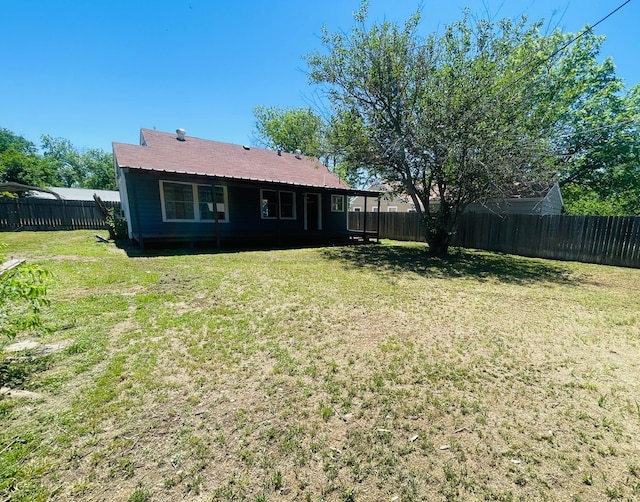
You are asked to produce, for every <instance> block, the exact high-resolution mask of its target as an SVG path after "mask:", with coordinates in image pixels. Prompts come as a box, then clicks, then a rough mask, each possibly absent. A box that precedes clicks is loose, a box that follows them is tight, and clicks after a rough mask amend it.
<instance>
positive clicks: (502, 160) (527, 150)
mask: <svg viewBox="0 0 640 502" xmlns="http://www.w3.org/2000/svg"><path fill="white" fill-rule="evenodd" d="M366 14H367V9H366V4H365V5H363V7H362V9H361V10H360V11H359V12H358V13H357V15H356V26H355V27H354V28H353V29H352V30H351V32H349V33H334V34H330V33H328V32H327V31H326V30H325V31H324V32H323V36H322V41H323V44H324V46H325V48H326V49H327V50H326V51H325V52H323V53H320V52H316V53H314V54H311V55H310V56H308V57H307V62H308V63H309V66H310V74H309V76H310V81H311V82H313V83H317V84H323V85H324V86H325V89H326V92H327V96H328V98H329V100H330V102H331V104H332V106H333V112H334V114H335V115H337V116H338V117H340V120H345V119H346V120H347V124H346V125H345V124H343V125H342V127H343V128H345V130H351V131H354V134H348V133H345V134H342V135H340V141H342V142H343V143H344V145H343V151H344V152H346V154H345V159H347V160H348V164H349V166H350V167H351V168H353V167H356V168H357V167H361V166H366V167H367V168H368V169H369V170H370V171H371V172H373V173H375V174H376V175H378V176H380V177H381V178H383V179H385V180H388V181H389V182H391V183H396V184H397V187H398V188H399V190H400V191H403V192H405V193H406V194H407V195H408V196H410V197H411V199H412V200H413V202H414V204H415V207H416V210H417V212H418V214H419V216H420V218H421V221H422V224H423V231H424V235H425V238H426V240H427V242H428V244H429V250H430V252H432V253H434V254H443V253H446V252H447V249H448V246H449V241H450V236H451V235H452V234H453V233H454V232H455V231H456V225H457V222H458V219H459V217H460V215H461V214H462V212H463V210H464V208H465V207H466V205H467V204H469V203H470V202H486V201H488V200H492V199H496V198H500V197H507V196H509V195H510V194H511V193H513V190H514V187H516V186H517V185H519V184H520V185H521V184H523V183H524V184H526V183H531V182H540V181H551V180H552V178H553V177H554V175H556V174H557V171H558V166H557V162H556V161H555V159H556V155H555V154H556V152H557V146H558V145H557V144H556V143H557V142H554V134H557V132H558V131H559V130H561V129H562V128H564V129H565V130H566V124H567V123H569V122H570V121H571V120H572V117H573V116H574V114H575V113H577V112H578V110H580V109H581V106H582V104H583V103H584V102H585V100H588V99H589V98H590V97H595V96H597V95H598V93H600V92H603V90H606V88H607V85H608V80H607V79H606V78H602V79H598V78H597V77H602V76H603V75H604V74H606V71H605V72H604V73H603V72H600V73H599V70H600V68H598V67H596V66H595V65H594V57H595V56H594V55H595V54H596V53H597V50H596V48H597V47H598V43H597V38H596V37H594V36H593V35H591V34H585V35H584V36H581V37H578V38H577V39H576V40H574V41H573V43H571V40H573V39H574V38H575V37H573V36H572V35H565V34H562V33H561V32H554V33H552V34H551V35H550V36H543V35H541V33H540V28H541V26H542V24H541V23H535V24H532V25H529V24H527V22H526V19H521V20H518V21H513V20H508V19H505V20H502V21H500V22H498V23H490V22H488V21H484V20H479V21H475V20H473V19H472V18H471V17H470V16H469V15H465V16H464V18H463V19H462V20H461V21H459V22H456V23H453V24H452V25H450V26H448V27H446V29H445V30H444V33H443V34H442V35H437V34H431V35H429V36H427V37H421V36H419V35H418V32H417V28H418V24H419V20H420V13H419V12H418V13H417V14H416V15H414V16H413V17H412V18H411V19H409V20H408V21H407V22H406V23H405V24H404V25H402V26H400V25H396V24H392V23H388V22H385V23H382V24H378V23H373V24H372V25H371V26H369V27H367V26H366V24H365V20H366ZM604 76H606V75H604ZM432 201H435V202H437V204H433V205H431V204H430V202H432Z"/></svg>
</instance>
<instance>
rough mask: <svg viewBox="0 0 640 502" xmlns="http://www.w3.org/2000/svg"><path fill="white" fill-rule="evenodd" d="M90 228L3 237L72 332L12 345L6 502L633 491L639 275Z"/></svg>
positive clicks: (2, 493)
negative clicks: (46, 279)
mask: <svg viewBox="0 0 640 502" xmlns="http://www.w3.org/2000/svg"><path fill="white" fill-rule="evenodd" d="M94 233H95V232H88V231H87V232H85V231H78V232H41V233H35V232H33V233H27V232H24V233H3V234H0V242H4V243H6V244H7V245H8V248H7V249H6V250H5V251H6V252H5V254H6V255H7V256H8V257H24V258H26V259H27V260H28V262H29V263H37V264H39V265H41V266H43V267H45V268H46V269H48V270H49V271H50V272H51V273H52V274H53V283H52V284H51V286H50V294H49V297H50V300H51V305H50V307H49V308H48V309H46V311H45V314H44V319H45V323H46V326H47V327H48V328H49V329H48V330H47V331H46V332H44V333H42V334H40V335H39V336H36V335H34V334H25V335H24V336H23V337H22V338H19V339H17V340H15V341H23V340H35V341H37V342H39V343H41V344H52V343H58V342H63V343H64V344H66V346H65V348H64V349H62V350H58V351H53V352H51V353H49V354H47V355H45V356H39V355H38V353H39V352H38V349H33V350H32V352H30V353H23V354H19V355H18V356H16V355H15V354H8V353H5V356H4V357H5V360H4V361H3V362H2V371H1V372H0V376H1V377H2V386H4V387H11V388H12V389H14V390H27V391H31V392H33V393H36V395H35V397H33V396H31V397H15V396H4V397H0V420H1V425H2V427H1V429H0V499H8V500H25V501H26V500H28V501H32V500H122V501H147V500H148V501H151V500H153V501H165V500H250V501H258V500H313V501H318V500H336V501H348V500H356V501H359V500H372V501H392V500H398V501H409V500H436V501H437V500H497V501H510V500H525V501H530V500H576V501H577V500H584V501H592V500H609V499H611V500H640V270H633V269H623V268H614V267H605V266H597V265H585V264H577V263H564V262H553V261H546V260H537V259H525V258H519V257H513V256H508V255H498V254H492V253H483V252H476V251H466V250H454V251H453V253H452V256H451V257H450V258H447V259H442V260H440V259H433V258H429V257H428V256H427V255H426V254H425V252H424V247H423V245H420V244H414V243H398V242H384V243H383V244H381V245H369V246H357V247H327V248H316V249H300V250H274V251H250V252H238V253H221V254H215V253H199V254H174V255H169V254H161V253H158V254H156V255H154V256H146V257H145V256H134V254H135V253H133V254H132V255H131V256H128V255H127V253H126V252H125V250H122V249H119V248H118V247H116V246H114V245H113V244H102V243H99V242H96V239H95V237H94V236H93V234H94ZM9 343H10V342H9V341H8V340H3V341H2V345H3V346H6V345H8V344H9ZM18 395H19V394H18Z"/></svg>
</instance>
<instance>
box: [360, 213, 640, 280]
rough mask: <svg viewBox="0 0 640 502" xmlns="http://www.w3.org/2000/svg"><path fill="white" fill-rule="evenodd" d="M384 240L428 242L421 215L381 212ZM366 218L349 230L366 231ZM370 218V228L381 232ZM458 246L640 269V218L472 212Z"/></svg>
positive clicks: (457, 236) (460, 228) (465, 219)
mask: <svg viewBox="0 0 640 502" xmlns="http://www.w3.org/2000/svg"><path fill="white" fill-rule="evenodd" d="M379 217H380V223H379V224H380V237H381V238H384V239H398V240H412V241H424V237H423V236H422V231H421V229H420V222H419V219H418V215H417V214H416V213H380V214H379ZM362 222H363V217H362V215H361V214H360V213H350V214H349V225H350V227H349V228H352V229H357V230H360V229H362V228H361V226H362ZM377 224H378V222H377V221H376V218H375V217H373V218H372V217H371V215H370V216H369V219H368V221H367V227H368V229H369V227H370V228H371V229H373V228H375V226H376V225H377ZM452 245H454V246H461V247H466V248H475V249H484V250H487V251H498V252H502V253H511V254H517V255H521V256H531V257H537V258H550V259H555V260H570V261H580V262H585V263H600V264H605V265H616V266H624V267H634V268H640V216H566V215H556V216H535V215H508V216H500V215H497V214H480V213H469V214H465V215H463V216H462V218H461V220H460V222H459V225H458V230H457V232H456V234H455V235H454V236H453V241H452Z"/></svg>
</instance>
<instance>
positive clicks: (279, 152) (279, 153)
mask: <svg viewBox="0 0 640 502" xmlns="http://www.w3.org/2000/svg"><path fill="white" fill-rule="evenodd" d="M278 157H282V150H280V148H278Z"/></svg>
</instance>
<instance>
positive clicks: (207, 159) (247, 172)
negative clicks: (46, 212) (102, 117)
mask: <svg viewBox="0 0 640 502" xmlns="http://www.w3.org/2000/svg"><path fill="white" fill-rule="evenodd" d="M113 153H114V157H115V160H116V164H117V165H118V166H119V167H121V168H129V169H141V170H147V171H155V172H166V173H180V174H192V175H200V176H215V177H220V178H231V179H239V180H252V181H264V182H271V183H284V184H291V185H302V186H312V187H322V188H333V189H341V190H349V191H352V189H350V187H349V186H348V185H347V184H346V183H345V182H344V181H342V180H341V179H340V178H339V177H338V176H337V175H335V174H334V173H332V172H331V171H329V169H328V168H327V167H326V166H324V165H323V164H322V163H320V161H319V160H318V159H315V158H310V157H305V156H300V158H298V157H296V155H294V154H290V153H284V152H282V153H281V155H278V153H277V152H276V151H273V150H264V149H261V148H255V147H247V146H241V145H234V144H230V143H221V142H218V141H210V140H205V139H200V138H195V137H192V136H185V139H184V141H180V140H179V139H178V138H177V135H176V134H171V133H166V132H160V131H152V130H149V129H141V130H140V145H129V144H124V143H113ZM358 192H363V193H366V191H363V190H359V191H358Z"/></svg>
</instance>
